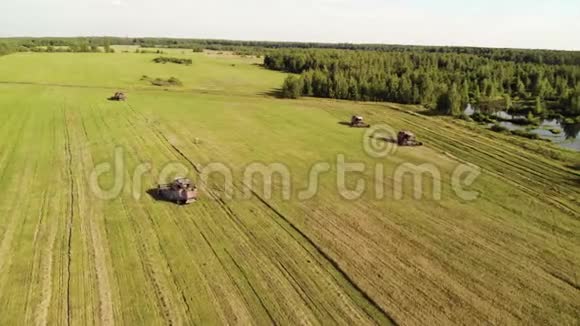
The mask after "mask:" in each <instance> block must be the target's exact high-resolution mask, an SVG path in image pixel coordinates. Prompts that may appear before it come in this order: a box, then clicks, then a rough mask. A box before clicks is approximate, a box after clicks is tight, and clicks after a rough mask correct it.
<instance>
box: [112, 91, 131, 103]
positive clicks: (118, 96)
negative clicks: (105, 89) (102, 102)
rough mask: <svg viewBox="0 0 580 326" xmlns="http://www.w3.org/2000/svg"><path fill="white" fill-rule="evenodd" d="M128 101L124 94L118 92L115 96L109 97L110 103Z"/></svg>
mask: <svg viewBox="0 0 580 326" xmlns="http://www.w3.org/2000/svg"><path fill="white" fill-rule="evenodd" d="M126 99H127V95H125V93H123V92H116V93H115V95H113V96H112V97H109V101H125V100H126Z"/></svg>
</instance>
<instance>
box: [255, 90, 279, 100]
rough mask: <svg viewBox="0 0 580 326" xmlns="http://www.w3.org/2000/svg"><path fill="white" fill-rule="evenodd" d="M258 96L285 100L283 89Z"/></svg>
mask: <svg viewBox="0 0 580 326" xmlns="http://www.w3.org/2000/svg"><path fill="white" fill-rule="evenodd" d="M258 95H261V96H269V97H275V98H279V99H281V98H283V97H282V89H281V88H273V89H271V90H268V91H265V92H262V93H259V94H258Z"/></svg>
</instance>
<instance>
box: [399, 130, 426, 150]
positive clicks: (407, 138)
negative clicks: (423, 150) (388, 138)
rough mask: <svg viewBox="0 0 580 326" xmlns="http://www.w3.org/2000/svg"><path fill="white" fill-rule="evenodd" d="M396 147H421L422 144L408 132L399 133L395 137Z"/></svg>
mask: <svg viewBox="0 0 580 326" xmlns="http://www.w3.org/2000/svg"><path fill="white" fill-rule="evenodd" d="M397 145H399V146H409V147H412V146H423V143H422V142H420V141H417V137H416V136H415V134H414V133H412V132H410V131H405V130H403V131H399V134H398V135H397Z"/></svg>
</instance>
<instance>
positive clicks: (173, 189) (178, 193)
mask: <svg viewBox="0 0 580 326" xmlns="http://www.w3.org/2000/svg"><path fill="white" fill-rule="evenodd" d="M157 197H158V198H161V199H163V200H166V201H170V202H174V203H176V204H179V205H187V204H191V203H194V202H196V201H197V187H196V186H194V185H193V183H192V182H191V180H189V179H185V178H178V179H175V180H174V181H173V182H171V183H170V184H166V185H158V186H157Z"/></svg>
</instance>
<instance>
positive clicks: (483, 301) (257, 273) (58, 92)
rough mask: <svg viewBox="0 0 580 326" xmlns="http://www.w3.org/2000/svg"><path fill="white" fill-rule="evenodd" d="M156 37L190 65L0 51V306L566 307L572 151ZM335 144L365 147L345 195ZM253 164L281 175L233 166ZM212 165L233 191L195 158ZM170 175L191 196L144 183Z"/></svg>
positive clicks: (384, 312) (378, 312) (444, 310)
mask: <svg viewBox="0 0 580 326" xmlns="http://www.w3.org/2000/svg"><path fill="white" fill-rule="evenodd" d="M131 52H133V51H131ZM165 55H171V56H179V57H183V58H190V59H192V62H193V63H192V65H177V64H170V63H168V64H156V63H153V61H152V60H153V58H155V57H157V56H158V55H156V54H136V53H122V51H120V50H118V51H117V53H115V54H104V53H91V54H79V53H51V54H49V53H18V54H11V55H8V56H4V57H0V187H1V188H2V189H3V190H4V194H3V196H1V197H0V325H30V324H35V325H47V324H50V325H80V324H99V325H114V324H119V325H121V324H122V325H159V324H171V325H193V324H243V325H245V324H283V325H289V324H342V325H367V324H381V325H388V324H402V325H421V324H431V323H436V324H485V323H489V324H498V325H503V324H511V325H513V324H521V325H527V324H543V325H577V324H578V323H579V322H580V171H579V168H580V166H579V165H580V154H579V153H576V152H571V151H564V150H560V149H558V148H556V147H554V146H551V145H549V144H547V143H543V142H534V141H530V140H525V139H521V140H520V139H514V138H512V137H508V136H505V135H502V134H498V133H493V132H490V131H487V130H484V129H482V128H476V127H473V126H471V125H468V124H466V123H463V122H461V121H460V120H453V119H450V118H441V117H431V116H426V115H422V114H419V113H417V112H418V111H420V108H417V107H414V106H404V105H397V104H378V103H355V102H346V101H335V100H324V99H310V98H306V99H300V100H283V99H278V98H276V96H275V95H276V87H279V86H280V85H281V84H282V82H283V81H284V79H285V78H286V75H285V74H283V73H279V72H274V71H269V70H266V69H264V68H262V67H261V66H260V63H261V60H260V59H258V58H250V57H247V58H243V57H238V56H234V55H232V54H223V55H220V54H218V53H192V52H186V51H185V50H184V51H179V50H175V51H172V52H171V53H168V54H165ZM143 76H148V77H150V78H163V79H167V78H170V77H175V78H178V79H179V80H180V81H181V83H182V85H179V86H171V87H158V86H154V85H151V84H150V83H148V82H147V81H146V80H143ZM119 90H122V91H125V92H126V93H127V95H128V100H127V101H125V102H113V101H107V98H108V97H110V96H111V95H113V93H114V92H115V91H119ZM355 114H356V115H362V116H364V117H365V119H366V121H367V122H369V123H370V124H372V125H373V126H374V125H385V126H389V127H390V128H392V129H393V130H395V131H398V130H412V131H413V132H415V133H416V134H417V136H418V138H419V139H420V140H421V141H422V142H424V145H425V146H422V147H416V148H396V146H394V145H392V146H391V148H390V152H389V155H386V156H380V157H375V156H373V155H369V150H368V148H366V147H365V146H364V145H363V144H366V143H368V142H369V138H370V137H372V136H373V135H369V134H368V130H367V129H354V128H349V127H347V126H345V125H342V124H340V122H342V121H348V120H349V119H350V117H351V116H352V115H355ZM375 141H376V139H375ZM375 145H377V144H375ZM385 145H386V146H388V144H387V143H383V144H380V143H378V146H385ZM371 154H372V153H371ZM341 159H342V160H345V161H346V162H353V163H354V162H356V163H359V164H362V165H363V166H364V169H363V170H360V171H358V172H351V173H350V174H348V175H347V176H346V178H345V180H344V183H345V185H346V186H347V187H348V189H355V188H356V187H357V185H360V184H361V182H364V185H366V188H365V191H363V192H362V193H361V194H360V196H357V197H358V198H345V197H344V196H343V195H342V194H341V191H340V189H339V188H340V186H339V184H340V182H339V181H340V180H338V179H340V177H337V175H338V174H339V173H338V171H339V170H340V169H341V168H342V166H343V165H342V164H341V163H340V161H341ZM256 163H258V164H266V165H268V164H278V165H277V166H278V167H280V166H282V167H283V168H284V169H286V170H287V171H288V172H289V176H290V178H289V181H288V182H284V181H285V180H284V178H281V177H274V178H272V179H270V180H268V178H259V177H258V178H254V179H250V180H249V181H248V180H246V178H244V173H245V172H246V171H247V170H248V166H251V165H252V164H254V165H255V164H256ZM325 163H326V164H327V167H328V168H327V169H326V172H325V173H321V174H320V175H319V176H318V178H315V179H316V180H317V181H318V183H317V187H316V191H314V192H313V193H312V195H311V196H307V197H308V198H304V197H301V195H300V193H301V192H302V190H305V189H307V188H309V184H310V183H309V182H311V181H312V180H313V179H312V170H311V168H312V167H313V166H314V165H316V164H322V165H324V164H325ZM409 163H410V164H412V165H413V166H414V167H415V169H416V167H417V166H419V165H426V166H427V165H428V166H430V167H433V168H436V171H437V173H435V174H433V175H434V178H432V179H429V178H426V179H425V178H424V179H421V180H420V182H419V185H420V186H422V187H419V186H418V185H417V184H414V183H413V180H412V179H411V178H402V179H401V178H397V176H398V173H397V171H399V170H400V168H401V166H404V165H405V164H409ZM216 166H219V167H222V168H227V169H228V171H231V173H232V177H233V178H232V179H233V187H232V188H231V189H230V188H229V187H228V186H227V182H224V181H227V177H225V178H224V177H223V176H220V175H219V174H218V173H214V174H212V175H210V176H209V177H207V178H202V177H201V175H203V171H207V170H204V169H205V168H206V167H216ZM460 167H470V168H472V169H475V170H477V171H479V172H480V173H479V174H478V176H477V178H475V179H474V180H472V181H473V182H469V183H468V187H467V188H468V190H469V192H470V193H471V194H473V193H476V194H477V196H476V197H475V198H469V199H466V198H464V197H462V196H459V195H458V194H457V192H456V191H455V187H454V186H452V185H454V178H453V176H454V172H455V171H457V169H458V168H460ZM184 169H185V171H181V170H184ZM168 170H171V171H169V172H172V173H168ZM96 171H97V172H96ZM177 174H186V176H188V177H190V178H191V179H192V180H194V182H196V183H197V184H198V185H199V187H200V197H201V198H200V200H199V201H198V202H196V203H194V204H191V205H188V206H178V205H173V204H172V203H167V202H162V201H157V200H156V199H155V198H154V197H153V196H150V195H149V194H148V191H149V190H151V189H153V188H155V187H156V186H157V184H158V183H159V180H160V179H164V178H165V179H167V178H169V177H171V176H175V175H177ZM95 176H96V177H95ZM378 176H382V178H378ZM377 179H379V180H380V182H377ZM95 180H96V183H95ZM165 181H169V180H165ZM439 183H440V184H441V192H440V194H435V192H436V191H435V190H437V189H436V188H437V185H438V184H439ZM263 185H265V186H266V187H263ZM99 189H100V190H102V189H105V190H106V194H103V193H101V192H99V191H97V190H99ZM268 189H271V190H272V193H271V194H269V191H268ZM397 189H399V190H402V191H403V196H402V197H401V198H399V197H398V196H397ZM115 190H117V191H115ZM417 190H418V194H419V195H422V198H420V199H416V198H414V196H413V195H414V194H415V195H417V194H416V193H415V192H416V191H417ZM380 193H382V194H383V196H377V195H378V194H380ZM285 194H287V195H288V197H289V198H285V197H286V196H285ZM378 197H381V198H378Z"/></svg>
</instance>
